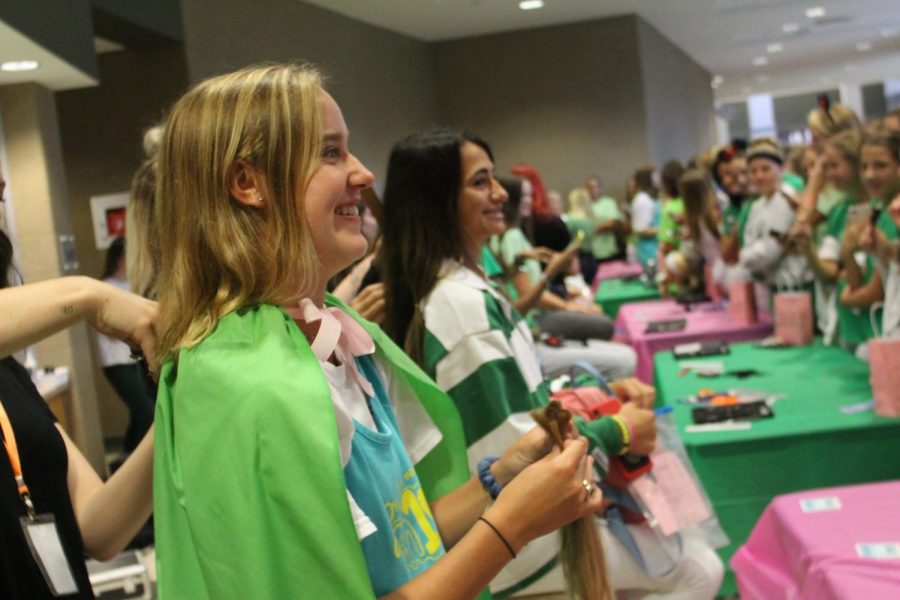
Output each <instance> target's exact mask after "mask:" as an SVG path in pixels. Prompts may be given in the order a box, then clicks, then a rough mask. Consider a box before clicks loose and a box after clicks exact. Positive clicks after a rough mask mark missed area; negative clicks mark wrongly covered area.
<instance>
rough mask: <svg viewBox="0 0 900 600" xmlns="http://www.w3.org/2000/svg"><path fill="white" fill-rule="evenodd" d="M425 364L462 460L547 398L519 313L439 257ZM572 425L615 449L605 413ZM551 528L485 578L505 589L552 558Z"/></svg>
mask: <svg viewBox="0 0 900 600" xmlns="http://www.w3.org/2000/svg"><path fill="white" fill-rule="evenodd" d="M424 312H425V330H426V331H425V338H424V357H425V371H426V372H427V373H429V374H430V375H432V376H433V377H434V378H435V380H436V381H437V384H438V386H440V387H441V389H443V390H445V391H446V392H447V394H449V396H450V398H451V399H452V400H453V402H454V404H455V405H456V407H457V408H458V410H459V414H460V417H461V418H462V423H463V429H464V431H465V438H466V443H467V444H468V446H469V466H470V468H471V469H472V471H473V472H474V471H475V470H476V468H477V465H478V462H479V461H480V460H481V459H482V458H484V456H485V455H488V454H496V455H499V454H502V453H503V451H504V450H505V449H506V447H507V446H508V445H509V444H510V443H511V442H512V441H514V440H515V439H517V438H518V437H519V436H520V435H522V434H523V433H525V432H526V431H528V430H529V429H531V428H532V426H533V421H532V419H531V418H530V417H529V416H528V412H529V411H531V410H532V409H535V408H540V407H543V406H545V405H546V404H547V402H548V398H549V395H548V389H547V383H546V382H545V381H544V378H543V375H542V373H541V369H540V365H539V364H538V361H537V356H536V354H535V348H534V340H533V338H532V337H531V331H530V330H529V328H528V325H527V323H526V322H525V320H524V319H523V318H522V316H521V315H520V314H519V313H518V312H517V311H516V310H515V308H513V307H512V306H511V305H510V304H509V302H507V301H506V299H504V298H503V297H502V296H501V295H500V294H498V293H497V292H496V290H495V289H494V288H493V286H491V285H490V284H489V283H488V282H486V281H485V280H484V279H482V278H481V277H479V276H478V275H477V274H476V273H474V272H472V271H471V270H469V269H467V268H465V267H464V266H462V265H461V264H459V263H456V262H454V261H449V260H448V261H445V263H444V267H443V269H442V271H441V278H440V280H439V281H438V284H437V285H436V286H435V288H434V289H433V290H432V292H431V294H429V296H428V297H427V298H426V299H425V302H424ZM576 424H577V426H578V428H579V430H580V431H581V433H582V435H585V436H586V437H588V440H589V441H590V442H591V443H592V445H594V446H596V445H600V446H601V447H602V448H603V449H605V450H606V452H607V454H609V455H613V454H617V453H618V451H619V450H620V449H621V444H622V440H621V435H620V433H619V431H618V427H617V425H616V424H615V422H613V421H612V420H611V419H608V418H607V419H599V420H597V421H592V422H591V423H585V422H583V421H581V420H580V419H578V420H576ZM558 548H559V545H558V541H557V539H556V536H555V534H551V535H549V536H544V537H542V538H538V539H537V540H534V541H532V542H530V543H529V544H528V547H527V549H526V551H523V552H522V553H521V554H520V557H519V558H518V559H516V560H515V561H514V562H513V563H512V565H513V566H512V567H511V568H510V569H504V571H502V572H501V574H500V575H499V576H498V577H497V578H496V579H495V580H494V581H493V582H492V584H491V589H492V591H494V592H495V593H497V592H504V591H505V592H507V593H511V591H512V590H514V589H519V588H520V587H521V585H522V584H523V582H526V581H529V580H530V579H531V578H532V577H533V576H536V575H537V574H540V573H543V572H544V570H545V569H546V568H549V566H550V565H552V564H553V563H554V562H555V560H556V555H557V552H558Z"/></svg>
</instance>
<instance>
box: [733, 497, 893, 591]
mask: <svg viewBox="0 0 900 600" xmlns="http://www.w3.org/2000/svg"><path fill="white" fill-rule="evenodd" d="M885 542H887V543H895V544H897V545H898V546H900V481H890V482H886V483H875V484H869V485H859V486H852V487H839V488H827V489H817V490H810V491H807V492H800V493H796V494H788V495H785V496H779V497H778V498H776V499H775V500H773V501H772V503H771V504H770V505H769V506H768V507H767V508H766V511H765V512H764V513H763V515H762V517H760V519H759V522H758V523H757V524H756V527H754V528H753V533H752V534H751V535H750V539H749V540H747V543H746V544H744V545H743V546H742V547H741V549H740V550H738V551H737V553H736V554H735V555H734V557H733V558H732V559H731V565H732V568H733V569H734V572H735V574H736V575H737V579H738V587H739V588H740V591H741V598H742V599H743V600H789V599H793V598H796V599H798V600H832V599H833V600H837V599H839V598H860V599H865V600H868V599H870V598H900V555H898V556H897V558H893V559H891V558H886V559H885V558H882V559H878V558H867V557H866V554H865V552H864V551H862V552H861V550H862V549H860V550H858V547H857V544H872V543H876V544H883V543H885ZM869 548H870V549H871V548H872V546H869ZM880 549H886V548H885V547H884V546H881V547H880Z"/></svg>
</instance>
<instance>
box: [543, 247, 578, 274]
mask: <svg viewBox="0 0 900 600" xmlns="http://www.w3.org/2000/svg"><path fill="white" fill-rule="evenodd" d="M580 247H581V242H579V241H578V239H577V238H576V239H574V240H572V242H571V243H570V244H569V245H568V246H566V249H565V250H563V251H562V252H557V253H555V254H553V257H552V258H551V259H550V262H548V263H547V267H546V268H545V269H544V275H546V276H547V277H550V278H551V279H552V278H553V277H556V276H557V275H559V274H560V273H564V272H565V271H567V270H568V268H569V265H570V264H571V263H572V259H573V258H575V255H576V254H578V249H579V248H580Z"/></svg>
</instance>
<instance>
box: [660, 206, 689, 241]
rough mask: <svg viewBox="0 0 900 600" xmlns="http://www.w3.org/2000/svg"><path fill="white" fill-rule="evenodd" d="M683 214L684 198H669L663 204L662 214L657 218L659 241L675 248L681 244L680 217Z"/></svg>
mask: <svg viewBox="0 0 900 600" xmlns="http://www.w3.org/2000/svg"><path fill="white" fill-rule="evenodd" d="M683 216H684V200H682V199H681V198H671V199H669V201H668V202H666V203H665V204H663V207H662V216H661V217H660V219H659V234H658V237H659V243H660V244H669V245H671V246H674V247H675V249H676V250H677V249H678V247H679V246H680V245H681V225H679V224H678V220H679V218H680V217H683Z"/></svg>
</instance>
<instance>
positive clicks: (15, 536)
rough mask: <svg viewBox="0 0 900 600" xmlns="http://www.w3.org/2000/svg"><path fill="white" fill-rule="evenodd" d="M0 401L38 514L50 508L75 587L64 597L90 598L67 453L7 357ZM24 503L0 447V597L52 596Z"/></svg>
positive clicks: (22, 373) (30, 599)
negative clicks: (29, 534) (29, 535)
mask: <svg viewBox="0 0 900 600" xmlns="http://www.w3.org/2000/svg"><path fill="white" fill-rule="evenodd" d="M0 402H3V407H4V408H5V409H6V413H7V415H9V420H10V423H11V424H12V428H13V433H14V434H15V436H16V444H17V445H18V447H19V458H20V460H21V461H22V475H23V476H24V478H25V483H27V484H28V488H29V490H30V492H31V498H32V501H33V502H34V507H35V510H36V511H37V512H38V514H43V513H51V514H52V515H53V516H54V517H55V519H56V528H57V530H58V531H59V536H60V538H61V540H62V544H63V548H64V549H65V552H66V557H67V558H68V560H69V566H70V567H71V569H72V574H73V576H74V577H75V582H76V583H77V584H78V589H79V590H80V592H79V593H77V594H71V595H68V596H63V597H64V598H93V597H94V594H93V592H92V590H91V585H90V582H89V580H88V574H87V568H86V567H85V563H84V544H83V543H82V541H81V532H80V531H79V529H78V523H77V522H76V520H75V513H74V512H73V510H72V501H71V499H70V498H69V488H68V484H67V481H66V474H67V471H68V466H69V457H68V454H67V453H66V446H65V442H63V439H62V436H60V435H59V432H58V431H57V430H56V427H55V426H54V423H55V419H54V417H53V413H51V412H50V409H49V408H48V407H47V405H46V404H45V403H44V399H43V398H41V395H40V394H39V393H38V391H37V389H36V388H35V387H34V384H32V382H31V378H30V377H29V376H28V372H27V371H26V370H25V369H24V368H23V367H22V366H21V365H20V364H19V363H18V362H16V360H15V359H13V358H11V357H7V358H4V359H2V360H0ZM0 437H2V432H0ZM23 516H25V505H24V504H23V503H22V498H21V496H19V492H18V488H17V487H16V481H15V477H14V476H13V472H12V465H11V464H10V462H9V458H8V456H7V454H6V450H5V449H4V448H3V447H2V446H0V598H2V599H3V600H19V599H21V600H39V599H43V598H53V594H51V592H50V589H49V588H48V587H47V584H46V583H45V581H44V576H43V575H41V572H40V569H39V568H38V566H37V564H36V563H35V562H34V559H33V558H32V555H31V551H30V550H29V549H28V543H27V542H26V541H25V534H24V533H23V531H22V527H21V525H20V521H19V519H20V518H21V517H23Z"/></svg>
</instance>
